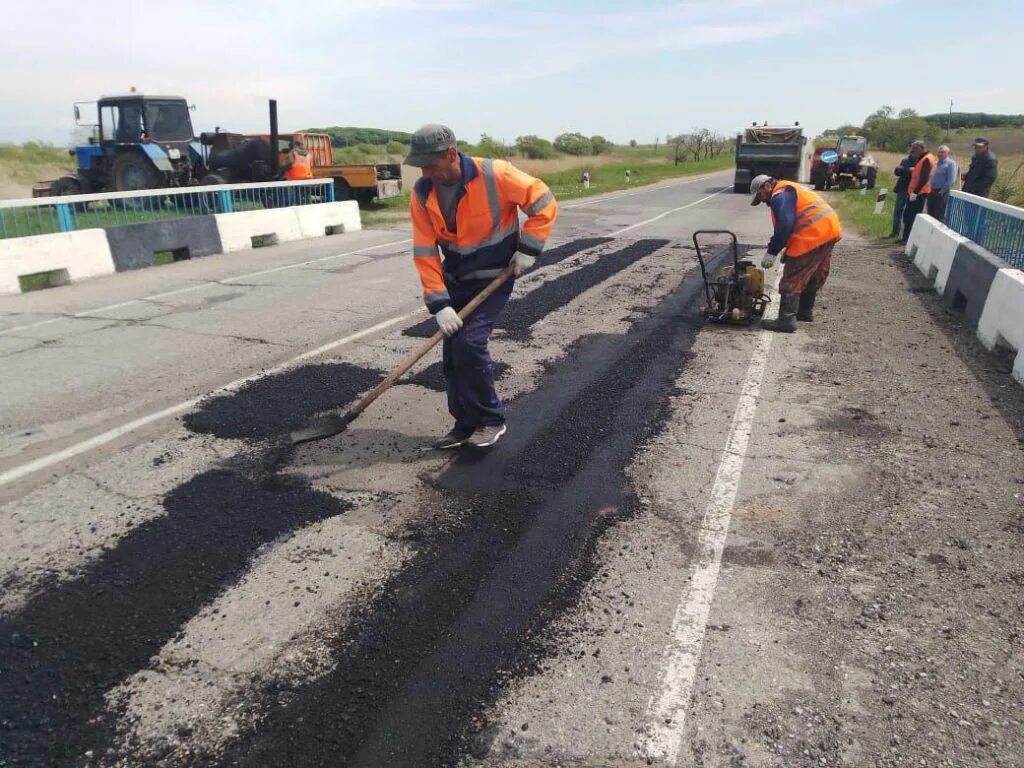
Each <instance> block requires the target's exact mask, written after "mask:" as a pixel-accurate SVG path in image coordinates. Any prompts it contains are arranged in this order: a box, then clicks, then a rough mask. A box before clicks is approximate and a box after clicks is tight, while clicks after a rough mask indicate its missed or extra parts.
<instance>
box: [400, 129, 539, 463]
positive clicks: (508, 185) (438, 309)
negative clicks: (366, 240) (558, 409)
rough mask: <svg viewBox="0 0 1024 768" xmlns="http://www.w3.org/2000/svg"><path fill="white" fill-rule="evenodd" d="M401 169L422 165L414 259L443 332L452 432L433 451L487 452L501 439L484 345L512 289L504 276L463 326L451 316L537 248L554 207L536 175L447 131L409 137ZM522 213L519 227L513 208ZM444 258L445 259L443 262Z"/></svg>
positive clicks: (518, 269) (501, 416)
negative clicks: (472, 151) (472, 152)
mask: <svg viewBox="0 0 1024 768" xmlns="http://www.w3.org/2000/svg"><path fill="white" fill-rule="evenodd" d="M405 162H406V164H407V165H412V166H415V167H419V168H421V169H422V172H423V176H422V178H420V179H419V180H417V182H416V184H415V187H414V190H413V194H412V196H411V199H410V200H409V213H410V216H411V218H412V237H413V260H414V262H415V264H416V269H417V270H418V271H419V275H420V282H421V284H422V286H423V298H424V301H425V302H426V304H427V309H428V310H429V311H430V313H431V314H432V315H433V316H434V319H435V320H436V321H437V325H438V327H439V328H440V329H441V331H442V332H443V333H444V335H445V339H444V346H443V352H442V354H443V361H444V376H445V382H446V385H447V390H448V411H449V412H450V413H451V415H452V417H453V418H454V419H455V426H454V427H453V428H452V430H451V431H450V432H449V433H448V434H447V435H445V436H444V437H443V438H441V439H440V440H438V441H437V442H436V443H435V444H434V446H435V447H436V448H456V447H458V446H460V445H471V446H475V447H478V448H486V447H488V446H492V445H494V444H495V443H496V442H497V441H498V439H499V438H500V437H501V436H502V435H503V434H505V431H506V426H505V412H504V408H503V407H502V404H501V400H500V399H499V398H498V395H497V393H496V392H495V390H494V372H493V370H492V367H491V355H490V352H489V350H488V348H487V342H488V340H489V339H490V336H491V331H492V330H493V329H494V322H495V320H496V319H497V317H498V315H499V314H500V313H501V310H502V309H503V308H504V307H505V304H506V302H507V301H508V297H509V295H510V294H511V293H512V284H513V280H508V281H507V282H506V283H505V284H504V285H502V286H501V287H500V288H499V289H498V290H497V291H495V292H494V293H493V294H492V295H491V296H489V297H488V298H487V299H486V300H485V301H484V302H483V303H482V304H481V305H480V306H479V307H478V308H477V309H476V311H475V312H474V313H473V314H472V315H470V316H469V317H468V318H467V319H466V320H465V322H463V320H462V319H461V318H460V317H459V315H458V312H459V310H461V309H462V308H463V307H465V306H466V305H467V304H468V303H469V302H470V301H471V300H472V299H473V297H474V296H475V295H476V294H477V293H479V292H480V291H481V290H482V289H483V288H484V287H485V286H486V285H487V284H488V283H489V282H490V281H491V280H493V279H494V278H495V277H497V276H498V275H499V274H500V273H501V272H502V271H503V270H504V269H505V268H506V267H508V266H509V264H511V265H512V267H513V273H514V275H515V276H516V277H518V276H519V275H521V274H522V273H523V272H524V271H525V270H527V269H529V268H530V267H531V266H533V263H534V261H535V260H536V257H537V256H539V255H540V253H541V251H543V250H544V245H545V243H546V242H547V239H548V235H549V234H550V232H551V227H552V225H553V224H554V222H555V218H556V217H557V215H558V203H557V202H556V201H555V198H554V195H552V194H551V190H549V189H548V187H547V185H546V184H544V182H543V181H541V180H540V179H535V178H534V177H532V176H529V175H528V174H526V173H523V172H522V171H520V170H519V169H518V168H516V167H514V166H513V165H512V164H511V163H508V162H506V161H504V160H484V159H480V158H475V157H469V156H467V155H465V154H463V153H462V152H460V151H459V150H458V149H457V148H456V145H455V134H454V133H452V130H451V129H450V128H448V127H446V126H444V125H436V124H431V125H425V126H423V127H422V128H420V129H419V130H418V131H416V133H414V134H413V136H412V140H411V147H410V152H409V156H408V157H407V158H406V159H405ZM520 210H522V211H523V213H525V214H526V216H527V217H528V218H527V219H526V221H525V222H524V223H523V227H522V230H521V231H520V228H519V211H520ZM442 255H443V259H442Z"/></svg>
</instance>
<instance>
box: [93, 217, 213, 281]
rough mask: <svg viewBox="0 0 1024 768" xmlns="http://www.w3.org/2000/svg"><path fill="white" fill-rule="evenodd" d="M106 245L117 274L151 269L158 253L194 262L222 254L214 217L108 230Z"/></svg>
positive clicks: (129, 225) (151, 223)
mask: <svg viewBox="0 0 1024 768" xmlns="http://www.w3.org/2000/svg"><path fill="white" fill-rule="evenodd" d="M107 242H109V243H110V253H111V255H112V256H113V258H114V266H115V267H116V268H117V271H118V272H123V271H124V270H127V269H140V268H142V267H151V266H153V264H154V263H155V262H154V254H155V253H156V252H157V251H173V252H175V258H176V259H177V258H186V259H194V258H198V257H200V256H209V255H210V254H214V253H221V252H222V250H223V249H222V246H221V241H220V232H219V231H218V229H217V221H216V219H215V218H214V217H213V216H196V217H194V218H189V219H172V220H170V221H148V222H145V223H142V224H128V225H126V226H122V227H110V228H109V229H107Z"/></svg>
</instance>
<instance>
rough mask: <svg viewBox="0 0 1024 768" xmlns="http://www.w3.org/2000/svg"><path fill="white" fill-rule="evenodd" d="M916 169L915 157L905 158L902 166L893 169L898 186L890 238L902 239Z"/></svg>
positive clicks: (895, 189)
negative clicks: (906, 209) (908, 191)
mask: <svg viewBox="0 0 1024 768" xmlns="http://www.w3.org/2000/svg"><path fill="white" fill-rule="evenodd" d="M913 167H914V157H913V155H909V154H908V155H907V156H906V157H904V158H903V159H902V160H901V161H900V164H899V165H898V166H897V167H896V168H894V169H893V173H894V174H895V175H896V186H895V187H893V190H892V191H893V194H895V195H896V207H895V208H893V210H892V232H890V233H889V237H892V238H895V239H896V240H899V239H900V228H901V227H902V226H903V211H904V209H905V208H906V207H907V198H908V197H909V195H908V193H907V188H908V187H909V186H910V171H911V169H912V168H913Z"/></svg>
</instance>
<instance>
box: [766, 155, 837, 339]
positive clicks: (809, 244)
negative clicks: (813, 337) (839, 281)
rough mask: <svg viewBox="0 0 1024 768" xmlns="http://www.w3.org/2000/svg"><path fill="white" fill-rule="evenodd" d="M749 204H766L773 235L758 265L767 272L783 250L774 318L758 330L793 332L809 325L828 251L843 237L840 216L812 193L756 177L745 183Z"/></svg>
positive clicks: (827, 264) (824, 275)
mask: <svg viewBox="0 0 1024 768" xmlns="http://www.w3.org/2000/svg"><path fill="white" fill-rule="evenodd" d="M750 192H751V200H750V204H751V205H758V204H760V203H768V204H769V209H770V213H771V217H772V224H773V225H774V226H775V232H774V234H773V235H772V238H771V240H770V241H769V242H768V252H767V253H766V254H765V256H764V258H763V259H762V261H761V266H762V267H764V268H765V269H771V268H772V266H773V265H774V264H775V259H776V258H777V257H778V255H779V253H780V252H781V251H782V250H783V249H785V255H784V256H783V257H782V262H783V264H784V265H785V267H784V269H783V271H782V280H781V281H780V283H779V294H780V296H779V319H778V320H764V321H762V322H761V327H762V328H767V329H768V330H769V331H782V332H783V333H793V331H795V330H796V321H797V320H802V321H805V322H811V321H813V320H814V300H815V297H817V295H818V291H819V290H820V289H821V287H822V286H823V285H824V284H825V280H827V279H828V271H829V268H830V266H831V264H832V249H833V248H835V247H836V243H838V242H839V241H840V240H841V239H842V237H843V230H842V228H841V227H840V225H839V216H837V215H836V212H835V211H834V210H832V207H831V206H830V205H829V204H828V203H826V202H825V200H824V199H823V198H822V197H821V196H820V195H818V194H817V193H815V192H812V191H811V190H809V189H806V188H805V187H802V186H801V185H799V184H796V183H794V182H792V181H780V180H778V179H773V178H772V177H770V176H766V175H765V174H761V175H760V176H756V177H755V178H754V180H753V181H751V182H750Z"/></svg>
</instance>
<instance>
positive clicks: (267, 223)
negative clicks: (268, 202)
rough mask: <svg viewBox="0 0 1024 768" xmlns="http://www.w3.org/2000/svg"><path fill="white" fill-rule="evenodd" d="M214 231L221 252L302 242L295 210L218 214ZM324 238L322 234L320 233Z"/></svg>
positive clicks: (280, 209)
mask: <svg viewBox="0 0 1024 768" xmlns="http://www.w3.org/2000/svg"><path fill="white" fill-rule="evenodd" d="M214 218H215V219H216V220H217V231H218V232H219V233H220V242H221V245H222V246H223V248H224V253H230V252H232V251H241V250H244V249H245V248H252V247H253V246H255V245H277V244H278V243H287V242H289V241H291V240H300V239H302V236H303V235H302V229H300V227H299V218H298V217H297V216H296V215H295V209H294V208H274V209H271V210H266V211H242V212H240V213H218V214H216V215H215V216H214ZM320 234H321V235H323V232H321V233H320Z"/></svg>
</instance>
